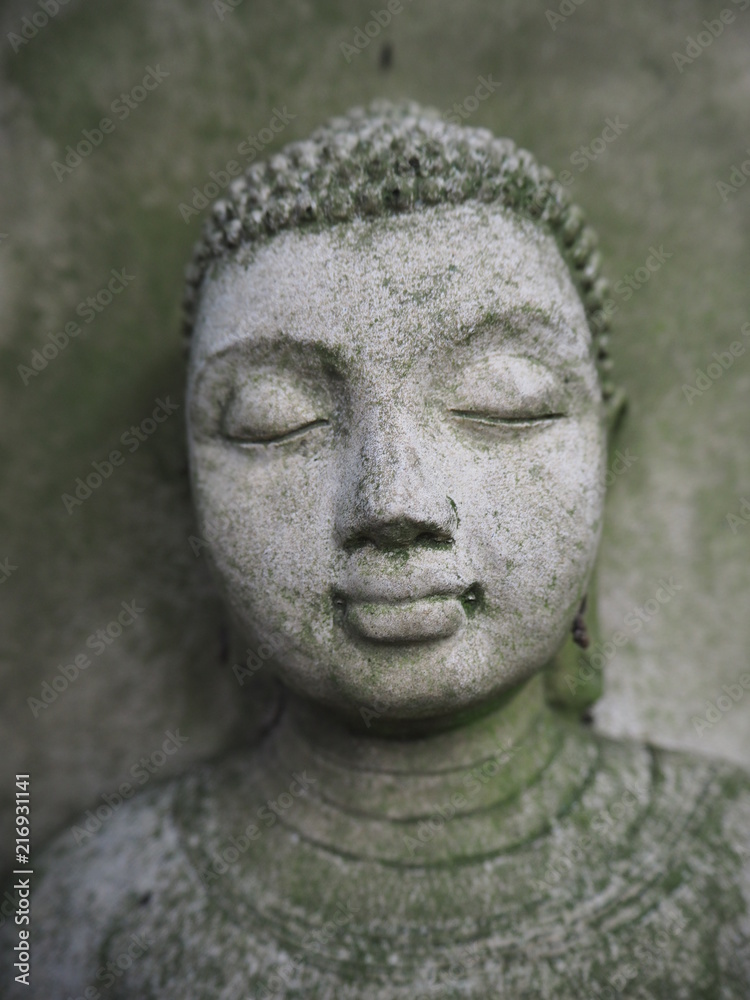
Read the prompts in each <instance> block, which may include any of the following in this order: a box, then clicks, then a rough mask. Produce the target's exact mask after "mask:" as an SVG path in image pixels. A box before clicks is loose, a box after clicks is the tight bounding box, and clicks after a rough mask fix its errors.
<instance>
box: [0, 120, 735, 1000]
mask: <svg viewBox="0 0 750 1000" xmlns="http://www.w3.org/2000/svg"><path fill="white" fill-rule="evenodd" d="M411 113H412V112H411V111H410V112H409V114H411ZM391 115H392V117H391ZM431 120H434V119H431ZM403 122H404V119H403V118H402V115H401V112H390V111H388V110H384V109H382V108H381V109H379V110H378V111H377V113H376V114H375V115H374V116H373V118H372V119H367V118H363V117H362V115H360V114H358V115H356V116H355V118H354V119H353V120H352V121H351V122H350V123H347V122H345V121H344V122H340V123H337V125H336V126H335V129H336V131H337V132H338V133H339V134H340V136H341V137H342V139H343V140H346V139H347V135H350V137H351V138H352V146H351V147H350V146H348V145H347V143H346V141H344V142H343V143H342V144H341V145H340V146H339V148H338V150H336V151H334V145H335V144H334V143H333V142H331V147H330V151H329V152H328V153H326V154H325V155H326V158H327V159H329V160H330V159H333V160H334V166H335V169H336V171H344V170H345V169H346V162H347V159H346V158H347V151H348V150H350V149H354V138H355V132H356V131H357V130H358V129H362V130H363V131H364V132H367V130H368V128H369V127H370V125H372V126H374V128H375V129H376V130H377V129H382V130H383V131H384V134H385V136H386V138H387V133H388V131H389V129H392V130H393V132H394V139H393V141H392V142H391V143H386V144H385V145H384V146H382V150H383V151H382V152H381V153H380V154H379V156H380V158H381V159H385V160H388V158H390V157H393V158H395V159H398V157H399V156H401V153H402V150H401V148H400V146H399V144H398V142H397V141H396V137H395V133H398V130H399V128H401V126H402V125H403ZM418 127H419V126H415V127H414V130H415V131H416V130H418ZM431 128H432V127H431V126H429V127H428V126H427V125H426V124H425V132H426V133H427V132H429V141H430V142H432V143H435V144H437V145H438V146H439V145H440V144H441V143H442V144H443V150H444V151H447V152H448V155H447V156H445V157H444V158H443V159H442V161H441V160H440V158H439V157H438V166H437V168H436V169H437V173H438V175H445V173H446V171H447V172H448V173H449V175H450V176H451V178H455V174H454V172H453V171H452V169H451V166H450V162H451V156H452V155H454V156H457V157H460V156H466V157H474V156H479V157H481V156H482V153H481V152H480V148H479V147H481V143H482V141H483V139H482V137H481V136H477V135H476V134H475V133H469V132H466V133H464V134H465V135H466V139H467V141H466V143H465V144H464V145H462V146H453V145H452V139H453V135H452V131H451V129H446V128H444V127H442V126H441V127H440V128H438V129H437V130H434V129H433V130H432V131H430V129H431ZM474 140H476V141H474ZM327 143H328V139H327V138H325V137H324V139H323V144H324V145H323V148H324V150H325V149H326V148H327ZM500 148H501V150H502V152H501V155H506V154H508V155H511V156H512V155H514V154H513V153H512V150H510V147H508V146H507V145H503V146H501V147H500ZM286 155H287V156H288V157H290V158H293V155H294V154H293V153H292V151H291V150H289V151H287V154H286ZM411 159H418V156H415V157H413V158H411ZM411 159H410V161H409V162H410V163H411ZM280 160H281V158H279V161H280ZM336 160H338V162H337V163H336V162H335V161H336ZM516 162H517V164H520V166H519V167H518V169H516V167H514V168H513V171H512V183H513V184H517V185H519V186H520V187H521V188H522V189H523V190H524V191H527V188H525V186H524V185H525V184H526V178H525V177H524V171H527V172H528V173H530V174H532V175H533V171H534V170H535V167H534V165H533V163H531V161H529V160H526V162H524V158H523V157H522V156H519V157H518V158H517V161H516ZM411 166H412V167H413V166H414V164H413V163H411ZM386 167H387V168H388V164H387V163H386ZM414 169H415V170H416V167H414ZM274 170H275V179H274V180H273V185H274V187H273V188H271V189H269V191H268V194H270V195H271V196H274V195H281V197H282V200H283V198H284V197H285V196H286V194H287V192H288V187H289V175H288V173H287V172H286V170H285V169H284V168H283V166H282V167H278V166H277V167H274ZM255 180H257V182H258V183H261V184H262V183H263V174H262V172H259V173H258V174H257V177H256V178H255ZM303 180H304V178H303ZM326 184H327V182H326ZM310 190H311V191H314V190H315V186H314V184H313V183H312V182H311V183H310ZM297 193H299V192H297ZM232 194H233V196H234V197H235V198H236V199H237V200H236V201H235V202H234V204H233V205H229V206H227V205H226V204H224V205H220V206H218V207H217V209H216V215H215V219H216V220H217V221H218V222H220V224H221V225H220V226H219V227H218V228H217V227H213V228H212V225H211V224H209V226H208V227H207V229H206V241H207V243H208V245H209V246H210V247H211V250H212V255H211V263H210V264H209V266H208V267H207V268H206V269H205V271H204V276H203V277H201V276H200V275H199V276H197V277H196V276H195V275H194V274H193V275H190V276H189V281H190V283H191V286H192V288H193V289H194V290H195V291H197V299H196V302H195V305H196V309H195V311H194V315H192V316H191V324H192V322H193V320H194V326H195V328H194V331H193V344H192V354H191V364H190V373H189V392H188V409H189V412H188V435H189V443H190V461H191V468H192V478H193V487H194V498H195V503H196V508H197V514H198V519H199V523H200V527H201V532H202V536H203V537H204V538H205V540H206V541H207V543H208V545H209V547H210V551H211V556H212V562H213V565H214V568H215V571H216V575H217V579H218V582H219V585H220V588H221V590H222V592H223V595H224V598H225V600H226V602H227V605H228V607H229V609H230V611H231V614H232V617H233V621H234V624H235V627H236V628H237V630H238V631H239V633H240V634H241V635H242V637H243V639H244V640H245V641H248V642H250V643H251V644H253V645H254V646H257V647H258V648H259V649H261V650H262V649H263V648H267V649H268V650H269V653H268V659H269V664H271V665H272V666H273V668H274V671H275V673H276V674H277V676H278V677H279V679H280V680H281V681H282V682H283V684H284V686H285V687H286V689H287V690H286V694H285V695H284V696H282V698H281V699H280V701H279V713H278V715H277V716H276V717H275V719H274V721H273V722H272V723H271V724H270V726H269V728H268V731H267V733H266V735H265V737H264V738H263V739H262V740H261V741H260V743H259V745H258V746H257V747H256V748H255V750H252V751H245V752H243V753H242V754H240V755H238V756H236V757H234V758H232V759H229V760H227V761H225V762H224V763H223V764H216V765H213V766H211V765H209V766H206V767H204V768H202V769H201V770H200V771H197V772H195V773H194V774H192V775H189V776H186V777H184V778H182V779H177V780H174V781H172V782H171V783H170V784H166V785H163V786H158V787H154V788H153V789H151V790H150V791H147V792H146V793H145V794H144V795H142V796H141V797H139V798H137V799H135V800H133V801H132V802H127V803H122V804H121V805H119V806H118V807H117V808H116V809H114V808H113V810H112V811H113V816H112V817H111V820H110V822H109V823H108V824H107V826H106V828H105V829H103V830H102V832H101V834H99V833H95V832H93V831H88V830H86V829H85V827H84V828H83V829H82V828H80V827H75V828H74V829H73V831H72V834H73V838H74V841H75V845H74V846H73V845H71V844H70V841H69V839H68V842H65V841H60V842H58V843H57V844H56V845H54V846H53V847H52V848H51V849H50V851H49V852H48V853H47V855H46V857H45V858H44V860H43V861H42V862H41V864H40V872H39V874H40V875H41V882H40V885H39V889H38V891H37V893H36V894H35V896H34V901H33V912H34V918H35V927H36V935H35V945H34V947H35V949H37V952H36V954H35V968H34V985H33V991H34V995H36V996H40V997H41V996H45V997H47V996H49V995H50V993H52V994H53V995H57V994H59V995H62V993H63V992H70V993H83V994H84V995H85V991H86V990H88V991H89V995H91V992H92V990H93V991H94V993H96V990H97V987H96V983H101V984H102V987H103V988H106V989H108V990H110V991H111V995H112V996H114V997H119V998H121V1000H125V998H129V1000H130V998H135V997H138V998H142V1000H147V998H149V997H154V998H157V997H158V998H167V1000H168V998H170V997H175V998H176V997H182V996H185V995H190V996H194V997H196V998H200V997H203V996H205V997H209V996H211V997H219V998H220V1000H221V998H226V1000H234V998H237V1000H239V998H240V997H244V996H246V995H247V993H248V991H250V992H251V994H252V995H255V996H273V995H279V996H287V997H294V996H300V997H301V996H305V997H318V998H329V997H330V998H334V997H336V998H340V997H343V998H347V997H351V998H354V997H364V998H373V1000H375V998H379V1000H386V998H398V997H404V998H405V997H414V996H433V997H434V996H445V997H455V998H458V997H460V996H469V997H477V998H479V997H485V996H488V995H497V993H498V991H502V993H503V994H506V993H507V994H508V995H510V996H514V997H529V998H531V997H542V998H549V1000H552V998H556V1000H557V998H565V997H571V998H573V997H576V998H580V997H581V996H582V995H583V994H585V993H586V992H588V993H589V994H590V995H592V996H602V995H605V996H606V995H617V994H618V993H621V992H623V991H624V990H626V989H627V990H628V992H629V993H630V995H632V996H635V997H640V998H642V1000H649V998H654V997H656V998H659V997H663V998H667V997H670V998H672V997H678V998H682V1000H701V998H707V997H712V998H715V997H720V998H721V1000H740V998H745V997H746V996H747V994H748V990H750V919H749V918H750V885H749V884H748V875H749V871H750V866H749V865H748V858H749V857H750V837H749V835H748V820H749V819H750V779H749V778H748V777H747V775H745V774H744V773H742V772H739V771H737V770H735V769H733V768H732V767H730V766H729V765H727V764H722V763H717V762H712V761H710V760H702V759H691V758H688V757H685V756H680V755H677V754H671V753H669V752H667V751H658V750H654V749H651V748H649V747H647V746H638V745H635V744H628V743H621V744H617V743H614V742H610V741H609V740H607V739H605V738H603V737H601V736H598V735H595V734H593V733H592V732H591V731H590V730H589V729H587V728H586V727H585V726H584V725H583V724H582V723H581V721H580V720H579V719H578V718H577V714H576V712H568V713H567V714H566V713H564V712H563V710H562V709H560V708H557V709H553V708H551V707H550V706H549V705H548V704H547V700H548V697H549V694H550V691H553V692H554V694H555V696H556V699H557V700H558V701H559V700H560V698H559V696H560V693H561V692H562V691H564V687H565V681H567V680H570V673H569V670H570V669H571V665H570V662H569V660H567V659H563V660H562V661H560V660H558V656H557V654H558V651H559V649H560V647H561V646H563V644H564V643H565V640H566V634H569V633H570V632H571V631H572V632H573V635H574V638H575V639H576V640H577V641H578V642H579V643H580V644H583V645H585V644H586V638H585V637H586V631H587V630H586V625H585V622H584V620H583V617H582V609H583V602H582V598H583V596H584V594H585V592H586V589H587V586H588V585H589V582H590V578H591V573H592V570H593V564H594V559H595V554H596V547H597V542H598V538H599V533H600V528H601V517H602V506H603V494H604V489H603V485H604V471H605V467H606V466H605V445H606V432H607V427H608V425H609V424H610V423H611V421H612V418H613V417H614V415H615V414H614V408H615V407H616V395H615V394H614V393H613V392H610V391H608V389H607V383H606V381H605V380H603V379H602V378H601V369H602V368H604V369H605V372H606V370H607V366H606V365H605V363H604V362H605V361H606V352H603V351H600V349H599V347H598V344H597V338H596V337H595V336H593V335H592V331H591V330H590V326H595V323H596V315H597V311H596V310H595V311H594V312H593V313H591V311H589V313H588V314H587V310H586V308H585V303H586V301H587V300H586V295H587V290H588V289H590V288H591V287H592V286H593V285H594V283H595V282H596V280H597V278H596V273H597V271H598V262H597V263H596V265H592V264H590V262H589V259H590V255H591V253H592V250H593V236H592V235H589V236H587V237H586V238H585V239H584V238H583V237H581V246H580V248H579V249H578V250H577V249H576V242H575V240H576V233H578V231H579V228H580V221H579V220H576V223H577V227H578V228H575V230H574V232H572V234H570V243H566V242H565V240H563V241H562V246H561V245H559V244H556V242H555V238H554V234H555V226H556V222H557V219H558V218H559V216H550V215H547V214H546V209H545V210H544V211H542V212H540V213H538V214H536V213H534V212H531V213H530V214H531V215H532V216H534V215H535V214H536V220H535V221H531V219H530V218H528V217H527V216H526V215H525V213H524V211H523V208H522V207H521V206H522V205H523V204H527V203H526V202H524V201H523V199H522V200H521V203H519V204H516V203H514V202H513V201H512V200H511V201H508V200H507V199H506V198H505V197H504V194H503V188H502V185H501V186H499V187H498V188H497V189H495V190H494V191H493V192H491V193H490V196H489V197H484V196H483V194H484V191H483V188H482V187H479V188H476V187H474V188H471V187H469V189H467V191H465V192H463V194H462V195H461V196H460V197H455V196H454V195H455V192H454V193H451V186H450V184H448V185H446V186H445V187H443V189H442V192H441V194H440V196H439V197H438V198H437V199H436V202H437V203H436V204H430V205H428V204H426V203H425V200H423V199H421V198H419V197H415V199H414V200H413V202H411V203H410V204H409V205H408V206H401V205H400V204H395V205H394V204H393V203H392V204H390V205H389V206H388V208H387V210H386V211H385V212H384V213H379V212H371V213H365V216H367V217H365V216H363V217H356V216H355V215H354V214H352V213H349V212H348V211H343V210H342V211H341V212H340V213H339V212H337V211H331V212H330V213H329V212H328V211H326V212H324V213H323V218H322V219H321V220H314V219H310V218H308V217H307V216H306V215H305V213H304V212H303V213H302V214H300V215H295V214H294V213H292V215H291V216H289V218H290V219H291V223H290V228H287V226H286V225H276V222H277V221H278V218H272V215H273V212H274V210H275V209H274V202H273V197H272V198H271V199H270V200H269V199H268V198H267V197H266V196H265V195H263V196H262V198H261V200H262V201H263V202H264V208H263V212H265V213H268V219H269V224H268V225H267V226H266V229H267V232H266V233H262V232H260V231H259V230H258V229H257V227H256V226H255V224H256V223H257V222H258V219H256V218H255V217H254V213H255V211H256V209H255V207H254V206H253V202H252V199H253V195H252V189H250V194H249V197H248V198H247V200H246V201H245V202H244V204H243V202H242V199H243V198H244V197H245V195H246V194H247V190H245V189H243V188H242V186H241V185H240V186H237V188H236V189H234V190H233V192H232ZM552 200H553V202H554V198H553V199H552ZM330 204H332V205H334V206H335V204H336V196H335V193H334V196H333V198H332V200H331V202H330ZM562 204H563V205H564V204H565V202H564V201H563V202H562ZM276 208H278V209H279V212H281V211H282V209H281V207H280V206H279V205H276ZM263 212H261V216H260V218H261V219H262V218H263ZM233 213H234V214H233ZM280 217H283V216H280ZM246 220H247V221H248V222H249V224H250V228H249V229H248V231H247V233H246V235H245V237H244V238H243V237H242V229H243V227H244V225H245V221H246ZM310 223H315V224H312V225H311V224H310ZM253 227H255V228H253ZM584 233H585V230H584ZM227 236H228V239H227ZM566 246H572V247H573V249H572V250H571V252H570V254H567V252H566V249H565V248H566ZM199 260H200V257H199ZM579 272H582V274H583V276H582V277H581V280H580V281H579V277H580V275H579ZM603 291H604V290H603V288H601V287H600V288H599V289H598V290H597V291H596V295H595V300H596V303H597V310H598V309H599V308H601V298H600V293H602V294H603ZM663 586H664V587H665V588H668V587H669V586H671V584H669V583H664V584H663ZM568 641H569V640H568ZM550 671H551V672H552V673H553V675H554V676H555V678H556V683H555V684H552V685H550V684H548V683H547V681H546V679H545V673H549V672H550ZM573 688H575V685H573ZM740 693H741V692H740ZM573 704H575V699H574V700H573ZM5 937H6V940H7V937H8V934H7V931H6V933H5ZM4 954H5V955H8V954H11V953H10V951H9V949H6V951H5V952H4ZM4 960H5V961H6V963H7V959H4ZM9 978H10V977H9ZM24 989H27V988H26V987H24ZM61 991H62V992H61Z"/></svg>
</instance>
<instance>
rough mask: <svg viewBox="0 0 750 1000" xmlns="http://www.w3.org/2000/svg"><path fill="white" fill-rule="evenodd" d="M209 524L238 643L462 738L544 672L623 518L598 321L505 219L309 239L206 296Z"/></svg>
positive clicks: (487, 209)
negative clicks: (610, 519)
mask: <svg viewBox="0 0 750 1000" xmlns="http://www.w3.org/2000/svg"><path fill="white" fill-rule="evenodd" d="M193 336H194V343H193V349H192V358H191V367H190V385H189V436H190V456H191V468H192V477H193V489H194V498H195V503H196V506H197V511H198V516H199V522H200V526H201V530H202V533H203V536H204V537H205V538H206V539H207V540H208V541H209V544H210V547H211V552H212V558H213V562H214V564H215V568H216V571H217V575H218V578H219V581H220V584H221V586H222V588H223V591H224V595H225V599H226V601H227V603H228V605H229V607H230V608H231V611H232V613H233V617H234V618H235V619H236V622H237V623H238V625H239V627H240V628H241V629H242V630H243V632H244V634H245V637H246V639H247V641H248V643H249V645H250V646H251V647H252V648H255V649H258V648H260V647H261V646H263V645H264V644H265V649H266V651H267V650H269V649H272V650H273V657H272V661H273V665H274V668H275V669H276V671H277V673H278V675H279V677H280V678H281V680H282V681H283V682H284V683H285V684H286V685H287V686H288V687H289V688H291V689H292V690H294V691H295V692H297V693H298V694H300V695H302V696H304V697H306V698H307V699H312V700H314V701H318V702H321V703H323V704H325V705H327V706H329V707H331V708H333V709H335V710H336V711H338V712H340V713H343V714H345V715H347V716H350V717H351V718H353V719H355V718H359V717H360V715H361V711H362V709H364V708H368V709H370V710H373V711H374V712H376V714H377V718H378V719H381V720H383V722H384V724H385V723H389V724H390V723H393V722H399V720H404V721H405V720H441V719H447V718H450V717H456V716H457V715H459V714H460V713H462V712H466V711H470V710H473V709H476V708H479V707H480V706H484V705H488V704H491V703H492V702H493V701H494V700H496V699H497V698H499V697H500V696H502V694H503V693H504V692H506V691H508V690H509V689H510V688H512V687H514V686H516V685H518V684H520V683H521V682H523V681H524V680H526V679H527V678H529V677H530V676H531V675H532V674H534V673H535V672H536V671H538V670H539V669H540V668H542V667H543V666H544V665H545V664H546V663H547V662H548V661H549V659H550V657H551V656H552V655H553V654H554V653H555V651H556V650H557V648H558V647H559V646H560V645H561V643H562V642H563V640H564V638H565V636H566V634H567V633H568V632H569V630H570V628H571V623H572V621H573V618H574V617H575V614H576V611H577V608H578V605H579V603H580V601H581V598H582V595H583V593H584V592H585V588H586V583H587V578H588V576H589V573H590V571H591V568H592V564H593V560H594V557H595V552H596V545H597V541H598V535H599V528H600V521H601V515H602V490H601V482H602V478H603V469H604V452H605V447H604V445H605V430H604V427H605V425H604V419H603V408H602V402H601V393H600V389H599V383H598V378H597V372H596V368H595V365H594V361H593V359H592V351H591V338H590V333H589V330H588V327H587V324H586V319H585V315H584V310H583V307H582V304H581V301H580V299H579V296H578V294H577V292H576V290H575V287H574V285H573V283H572V281H571V278H570V276H569V273H568V271H567V268H566V266H565V264H564V262H563V260H562V257H561V255H560V253H559V251H558V249H557V246H556V244H555V242H554V240H553V238H552V237H551V236H549V235H548V234H547V233H546V232H543V231H541V230H540V229H538V228H537V227H536V226H535V225H533V224H532V223H531V222H528V221H527V220H525V219H522V218H520V217H518V216H516V215H514V214H512V213H510V212H509V211H508V210H505V209H503V208H501V207H499V206H496V205H489V206H485V205H481V204H479V203H476V204H474V203H466V204H463V205H460V206H438V207H436V208H431V209H426V210H423V211H420V212H415V213H413V214H409V215H403V216H388V217H379V218H377V219H376V220H374V221H354V222H349V223H346V224H341V225H338V226H334V227H332V228H328V229H325V230H322V231H311V230H307V231H288V232H282V233H280V234H277V235H275V236H274V237H272V238H271V239H270V240H269V241H268V242H266V243H264V244H262V245H257V246H255V247H254V248H250V249H246V250H243V251H241V252H240V254H239V255H238V256H237V257H236V258H233V259H231V260H229V261H224V262H223V263H222V264H221V265H219V266H218V268H217V269H216V271H215V272H214V273H213V274H212V275H210V276H209V277H208V278H207V279H206V281H205V283H204V286H203V290H202V296H201V304H200V309H199V313H198V319H197V324H196V327H195V332H194V335H193Z"/></svg>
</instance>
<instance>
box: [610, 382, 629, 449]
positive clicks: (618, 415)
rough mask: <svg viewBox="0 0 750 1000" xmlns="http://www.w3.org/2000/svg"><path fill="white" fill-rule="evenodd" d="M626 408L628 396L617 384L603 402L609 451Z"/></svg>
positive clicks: (616, 436) (620, 426)
mask: <svg viewBox="0 0 750 1000" xmlns="http://www.w3.org/2000/svg"><path fill="white" fill-rule="evenodd" d="M627 409H628V397H627V396H626V395H625V390H624V389H621V388H620V387H619V386H617V387H616V388H615V389H614V391H613V392H612V395H611V396H609V397H608V398H607V399H606V401H605V403H604V419H605V421H606V424H607V441H608V444H609V449H610V451H611V450H612V448H613V447H614V443H615V440H616V439H617V438H618V437H619V435H620V430H621V429H622V425H623V422H624V420H625V414H626V413H627Z"/></svg>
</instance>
